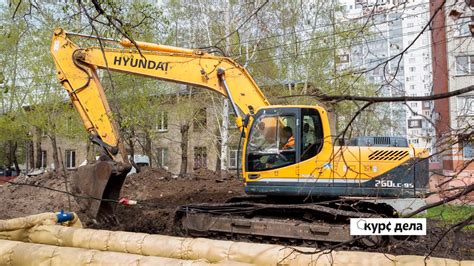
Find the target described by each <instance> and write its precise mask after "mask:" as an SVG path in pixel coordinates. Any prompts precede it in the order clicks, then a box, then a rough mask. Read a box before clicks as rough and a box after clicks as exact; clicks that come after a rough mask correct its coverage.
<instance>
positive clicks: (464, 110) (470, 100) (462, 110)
mask: <svg viewBox="0 0 474 266" xmlns="http://www.w3.org/2000/svg"><path fill="white" fill-rule="evenodd" d="M458 106H459V107H458V116H474V95H472V96H460V97H458Z"/></svg>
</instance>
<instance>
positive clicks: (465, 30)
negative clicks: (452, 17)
mask: <svg viewBox="0 0 474 266" xmlns="http://www.w3.org/2000/svg"><path fill="white" fill-rule="evenodd" d="M472 21H474V16H471V17H463V18H459V19H457V20H456V28H455V31H454V36H456V37H466V36H471V31H470V29H469V24H470V23H471V22H472Z"/></svg>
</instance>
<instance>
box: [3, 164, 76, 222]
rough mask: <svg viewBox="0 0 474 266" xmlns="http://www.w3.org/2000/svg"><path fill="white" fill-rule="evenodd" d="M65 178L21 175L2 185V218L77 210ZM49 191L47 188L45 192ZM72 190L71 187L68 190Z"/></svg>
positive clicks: (50, 174) (45, 175) (48, 174)
mask: <svg viewBox="0 0 474 266" xmlns="http://www.w3.org/2000/svg"><path fill="white" fill-rule="evenodd" d="M66 179H67V178H64V177H59V176H57V175H54V174H53V173H44V174H42V175H39V176H32V177H27V176H19V177H17V178H15V179H13V180H11V181H10V182H14V183H16V184H17V185H14V184H11V183H5V184H3V185H2V186H0V200H1V202H2V204H0V219H8V218H15V217H20V216H26V215H31V214H37V213H42V212H56V211H59V210H61V209H64V210H75V211H76V210H78V205H77V204H76V202H75V201H74V198H73V197H72V196H68V195H67V194H65V193H60V192H57V191H66V190H67V189H66ZM45 188H48V189H45ZM68 188H69V187H68Z"/></svg>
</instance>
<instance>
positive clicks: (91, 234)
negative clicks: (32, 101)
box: [0, 214, 474, 266]
mask: <svg viewBox="0 0 474 266" xmlns="http://www.w3.org/2000/svg"><path fill="white" fill-rule="evenodd" d="M54 215H56V214H41V215H35V216H28V217H23V218H17V219H12V220H4V221H2V220H0V229H1V230H3V231H0V239H8V240H20V241H24V242H32V243H36V244H31V243H30V244H28V243H22V242H16V241H2V240H0V265H9V264H14V265H36V264H39V263H43V260H44V261H45V262H44V263H47V264H48V265H49V263H52V264H53V265H55V264H59V262H58V263H56V261H54V263H53V261H52V260H48V259H54V258H56V256H60V257H61V258H65V259H67V260H66V261H67V262H68V264H69V262H70V261H71V258H77V259H78V261H80V262H83V261H84V260H83V258H86V259H87V258H88V259H92V258H93V261H94V262H96V258H100V259H103V261H105V262H104V263H107V262H106V261H107V259H108V260H109V261H108V263H114V264H115V263H117V262H119V263H125V264H128V263H129V262H131V261H134V259H136V260H137V261H139V262H140V264H145V265H147V264H155V265H156V264H158V265H164V264H166V265H168V264H180V263H184V262H185V263H188V264H189V263H192V264H195V263H198V264H202V263H223V264H226V265H229V264H231V265H232V264H236V265H241V264H255V265H277V264H279V265H351V264H354V263H357V264H358V265H394V266H395V265H417V264H422V265H423V264H425V258H424V257H423V256H394V255H390V254H382V253H369V252H351V251H332V252H330V251H324V252H319V253H316V254H311V252H315V251H316V250H315V249H314V248H298V249H299V250H302V251H305V252H309V253H307V254H301V253H298V252H295V250H294V249H293V248H291V247H283V246H278V245H269V244H255V243H242V242H233V241H220V240H210V239H204V238H182V237H172V236H163V235H150V234H143V233H130V232H113V231H106V230H93V229H83V228H80V221H78V220H77V219H74V220H76V221H75V222H74V220H73V222H69V223H66V224H64V225H70V226H78V227H66V226H61V225H52V223H53V224H54V223H55V221H56V220H57V219H56V220H55V217H54ZM76 218H77V217H76ZM42 219H43V220H42ZM23 244H25V245H23ZM12 254H16V255H15V256H16V257H15V256H13V255H12ZM18 254H20V255H18ZM45 254H46V255H45ZM57 254H61V255H57ZM63 254H64V255H63ZM68 254H70V255H68ZM108 254H112V255H113V259H112V260H110V259H111V257H110V256H108ZM17 255H18V256H17ZM123 256H131V257H123ZM143 256H148V257H154V258H157V259H161V261H159V262H156V263H155V262H154V261H153V262H152V261H151V260H152V259H150V261H148V260H147V259H145V258H143ZM68 258H69V259H68ZM30 259H31V260H32V261H31V262H30V261H29V260H30ZM86 259H85V260H86ZM13 260H15V262H16V263H12V261H13ZM103 261H102V260H101V261H100V262H97V265H101V263H102V262H103ZM37 262H38V263H37ZM62 263H64V261H62ZM78 265H81V264H80V263H79V264H78ZM132 265H133V264H132ZM425 265H461V266H462V265H474V261H457V260H450V259H444V258H429V259H428V260H426V264H425Z"/></svg>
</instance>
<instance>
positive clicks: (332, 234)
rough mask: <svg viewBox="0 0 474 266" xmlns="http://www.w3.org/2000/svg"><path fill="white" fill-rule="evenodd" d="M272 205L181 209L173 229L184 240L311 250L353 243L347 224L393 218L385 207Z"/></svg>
mask: <svg viewBox="0 0 474 266" xmlns="http://www.w3.org/2000/svg"><path fill="white" fill-rule="evenodd" d="M271 201H272V200H271V199H268V198H252V197H247V198H246V197H244V198H240V199H233V200H231V202H228V203H223V204H190V205H183V206H180V207H179V209H178V211H177V214H176V217H175V223H176V225H177V226H178V227H179V228H181V231H182V232H183V233H184V234H185V235H189V236H196V237H213V238H219V239H232V240H252V241H255V240H257V241H259V242H268V243H280V244H291V245H301V246H314V245H315V244H318V245H319V244H321V245H328V244H335V243H342V242H347V243H350V244H353V243H351V240H353V239H355V238H356V237H354V236H351V235H350V232H349V221H350V218H376V217H394V216H396V214H395V212H394V211H393V208H392V207H391V206H390V205H387V204H374V203H370V202H363V201H356V200H340V201H339V200H335V201H329V202H320V203H304V202H303V203H294V204H285V203H282V204H280V203H279V200H274V202H275V203H269V202H271ZM262 202H263V203H262ZM282 202H284V201H282ZM354 242H357V244H360V245H363V246H366V247H378V246H380V245H384V244H386V239H385V238H382V237H374V238H371V239H369V240H367V239H364V240H363V241H355V240H354Z"/></svg>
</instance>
